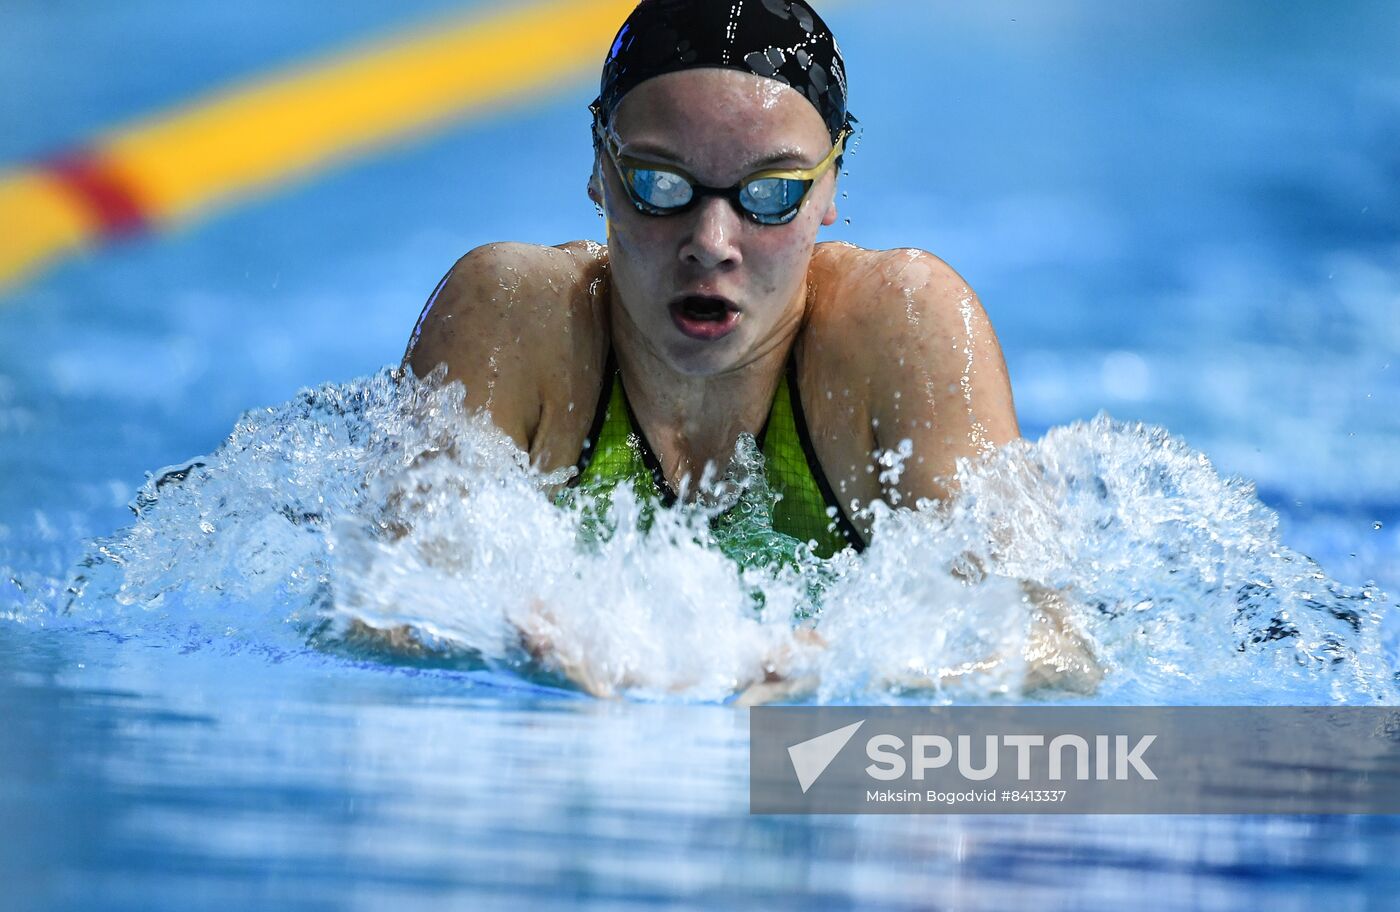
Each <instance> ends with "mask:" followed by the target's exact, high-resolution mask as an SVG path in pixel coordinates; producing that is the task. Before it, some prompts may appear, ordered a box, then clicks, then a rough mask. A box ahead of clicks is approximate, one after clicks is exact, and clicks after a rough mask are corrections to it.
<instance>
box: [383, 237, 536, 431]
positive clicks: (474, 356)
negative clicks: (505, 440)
mask: <svg viewBox="0 0 1400 912" xmlns="http://www.w3.org/2000/svg"><path fill="white" fill-rule="evenodd" d="M546 250H547V248H538V247H534V246H532V245H529V244H512V243H498V244H487V245H485V246H483V247H478V248H476V249H475V250H472V251H471V252H470V253H468V254H467V255H466V256H464V257H462V258H461V259H460V260H458V261H457V263H456V265H454V266H453V267H452V269H451V270H450V271H449V272H448V274H447V276H446V277H445V278H444V279H443V280H442V282H441V283H440V284H439V285H438V287H437V290H436V291H435V292H434V293H433V295H432V297H431V298H430V299H429V300H428V303H427V306H425V307H424V308H423V313H422V315H421V316H420V317H419V318H418V324H417V326H416V327H415V329H414V331H413V337H412V338H411V339H410V340H409V344H408V350H407V351H406V352H405V353H404V359H403V366H404V367H406V368H408V369H409V370H412V371H413V373H414V375H415V376H417V377H420V378H421V377H426V376H428V375H429V374H430V373H432V371H433V370H434V369H435V368H437V367H438V366H439V365H445V366H446V370H447V374H446V378H445V379H446V380H447V381H448V382H451V381H454V380H455V381H461V383H462V385H463V386H464V387H465V388H466V405H467V407H468V408H469V409H473V410H485V411H486V412H487V413H488V414H490V416H491V420H492V422H493V423H494V424H495V425H496V426H497V427H499V428H500V429H501V430H503V431H504V432H505V433H506V434H508V435H509V436H510V438H511V440H513V441H514V442H515V444H516V446H518V447H520V448H521V449H522V450H524V451H526V452H529V450H530V441H531V439H532V438H533V436H534V434H535V430H536V428H537V427H538V424H539V417H540V413H541V392H540V384H539V379H538V373H537V368H536V359H535V358H533V357H531V356H532V354H534V352H532V350H531V349H532V342H533V340H534V338H535V337H537V336H538V335H539V326H540V325H541V323H544V322H545V321H544V320H542V319H541V314H540V310H541V309H542V308H548V307H549V306H550V303H551V302H550V301H549V292H548V289H546V288H544V287H540V286H543V285H544V282H543V281H541V274H540V272H541V270H540V265H541V260H542V259H543V258H544V257H545V256H546V255H547V254H546V253H545V251H546ZM546 281H547V276H546ZM532 321H533V322H532Z"/></svg>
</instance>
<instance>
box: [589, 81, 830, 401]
mask: <svg viewBox="0 0 1400 912" xmlns="http://www.w3.org/2000/svg"><path fill="white" fill-rule="evenodd" d="M613 130H614V132H615V133H616V135H617V137H618V139H619V140H620V142H621V148H620V150H619V151H620V154H621V155H623V156H625V157H628V158H633V159H642V160H644V161H646V162H648V163H655V164H656V165H657V166H658V167H660V168H665V167H666V166H668V165H669V166H671V167H673V168H676V169H678V170H681V171H684V172H685V173H687V174H689V175H691V176H692V177H694V179H695V180H696V181H698V182H699V183H701V184H704V185H707V186H711V187H732V186H734V185H735V184H738V183H739V182H740V181H741V180H743V179H744V178H745V177H748V176H749V175H751V174H753V173H754V172H755V171H760V170H765V169H774V168H811V167H813V166H814V165H816V164H818V163H820V162H821V161H822V159H823V158H824V157H825V156H826V154H827V152H828V151H830V149H831V137H830V135H829V134H828V133H827V129H826V124H825V123H824V121H823V120H822V118H821V115H819V114H818V113H817V111H816V109H815V108H814V107H812V105H811V104H810V103H809V102H808V101H807V100H806V99H805V98H804V97H802V96H801V95H799V94H798V93H797V92H796V91H795V90H793V89H792V88H790V87H788V86H785V85H782V84H781V83H778V82H775V81H773V80H770V79H763V78H761V77H759V76H753V75H750V74H747V73H742V72H738V71H735V70H725V69H694V70H685V71H682V72H678V73H668V74H666V75H664V76H659V77H657V78H655V79H651V80H648V81H646V82H644V83H642V84H641V85H639V86H637V88H635V89H633V90H632V91H631V92H629V93H628V95H627V97H626V98H624V99H623V101H622V103H621V104H620V105H619V106H618V108H617V111H616V113H615V116H614V118H613ZM597 164H598V166H597V168H596V169H595V173H594V179H593V181H592V182H591V183H590V185H589V195H590V196H592V197H593V198H594V200H595V201H596V202H599V203H601V204H603V205H604V206H605V207H606V211H607V215H608V222H609V233H608V249H609V262H610V264H611V271H612V282H613V290H614V295H615V299H616V300H617V302H618V303H619V304H620V305H621V309H622V313H621V314H618V315H617V316H618V319H624V320H628V321H629V322H630V323H632V324H633V325H634V326H635V327H636V329H637V330H638V331H640V333H641V335H642V336H643V338H644V339H645V340H646V341H647V343H648V344H649V347H651V348H652V349H653V350H654V351H655V352H656V354H657V355H659V356H660V357H661V358H662V359H663V360H665V361H666V362H667V363H669V364H670V365H671V366H672V367H673V368H674V369H675V370H676V371H678V372H680V373H683V374H688V375H693V376H703V375H709V374H714V373H718V372H720V371H724V370H729V369H732V368H733V367H735V366H738V365H741V364H744V363H747V362H748V361H749V360H751V359H752V358H754V357H756V356H759V355H762V354H765V353H767V352H768V351H770V350H771V348H772V347H773V345H775V344H776V343H778V342H779V341H781V340H783V339H785V338H786V337H787V336H789V335H790V334H791V333H793V332H794V331H795V329H796V326H797V321H798V320H799V319H800V318H801V315H802V311H803V307H804V303H805V289H806V279H807V268H808V265H809V263H810V262H811V258H812V251H813V247H814V245H815V243H816V237H817V229H818V228H819V227H820V226H822V225H830V224H832V223H833V222H834V221H835V220H836V207H835V204H834V202H833V199H834V197H835V192H836V174H835V169H834V168H832V169H830V170H828V171H827V172H826V173H825V174H823V175H822V176H821V178H820V179H819V180H818V181H817V182H816V184H815V185H814V186H813V187H812V190H811V193H810V194H809V195H808V196H807V198H806V200H805V202H804V203H803V206H802V209H801V211H799V212H798V214H797V217H796V218H794V219H793V220H792V221H791V222H789V223H788V224H786V225H772V226H770V225H760V224H758V223H756V222H754V221H752V220H751V219H749V218H748V217H747V216H745V215H743V214H741V213H740V212H739V211H738V210H737V209H736V208H735V207H734V206H733V205H732V204H731V203H730V201H729V200H727V199H724V198H721V197H714V196H711V197H704V198H702V199H701V200H700V201H699V203H698V205H696V206H695V207H694V208H692V209H690V210H689V211H688V212H682V213H678V214H674V215H666V216H660V217H658V216H650V215H646V214H644V213H641V212H638V211H637V210H636V208H635V207H634V206H633V205H632V203H631V202H630V201H629V199H628V197H627V194H626V192H625V191H624V190H623V187H622V184H621V181H620V178H619V177H618V174H617V171H616V170H615V169H614V167H613V165H612V164H611V162H610V160H609V158H608V156H607V155H606V153H604V154H602V155H601V156H600V159H599V161H598V163H597ZM600 180H601V185H600V183H599V181H600ZM690 295H698V296H704V297H709V298H724V299H727V300H728V301H729V302H731V303H732V304H733V305H735V306H736V307H737V308H738V317H737V322H736V324H735V325H734V328H733V329H732V331H730V332H729V333H728V334H727V335H724V336H723V337H722V338H719V339H715V340H701V339H696V338H693V337H692V336H691V335H687V334H686V333H685V332H684V331H683V330H682V328H681V327H680V326H679V325H678V324H677V321H676V319H675V318H674V317H673V313H672V305H673V304H675V303H676V302H677V301H679V300H681V299H683V298H685V297H686V296H690Z"/></svg>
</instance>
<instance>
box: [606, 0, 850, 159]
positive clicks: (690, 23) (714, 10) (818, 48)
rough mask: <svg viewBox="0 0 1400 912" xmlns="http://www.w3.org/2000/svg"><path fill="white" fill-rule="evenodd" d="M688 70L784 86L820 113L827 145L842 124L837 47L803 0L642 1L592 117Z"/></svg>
mask: <svg viewBox="0 0 1400 912" xmlns="http://www.w3.org/2000/svg"><path fill="white" fill-rule="evenodd" d="M696 67H724V68H726V69H734V70H740V71H742V72H745V73H754V74H756V75H758V76H763V77H766V78H768V79H774V80H777V81H778V82H781V83H784V84H785V85H789V86H792V87H793V88H794V89H796V90H797V91H799V92H801V93H802V94H803V95H804V96H805V97H806V98H807V100H808V101H810V102H811V103H812V105H813V106H814V107H815V108H816V109H817V112H818V113H819V114H821V116H822V120H824V121H826V128H827V130H828V131H830V133H831V138H832V141H833V142H834V141H835V140H836V136H837V134H839V133H840V132H841V130H842V128H843V127H845V126H846V125H847V121H848V118H847V115H846V66H845V64H844V63H843V62H842V60H841V49H840V48H838V47H837V46H836V38H835V36H833V35H832V34H831V29H829V28H827V27H826V23H825V22H823V21H822V19H821V17H820V16H818V15H817V14H816V11H814V10H813V9H812V8H811V7H810V6H808V5H807V3H805V2H804V0H642V2H641V3H639V4H637V8H636V9H635V10H633V11H632V15H631V16H628V17H627V21H626V22H625V23H623V25H622V29H621V30H620V31H619V32H618V33H617V39H616V40H615V41H613V45H612V50H611V51H609V52H608V59H607V61H606V62H605V63H604V64H603V81H602V82H603V84H602V92H601V94H599V96H598V100H597V101H595V102H594V103H593V111H594V114H595V116H597V117H598V118H600V119H601V120H602V121H603V122H605V123H606V122H607V121H609V120H611V119H612V115H613V113H614V112H615V111H616V110H617V106H618V104H619V103H620V102H621V101H622V97H623V96H624V95H626V94H627V93H628V92H630V91H632V90H633V89H634V88H636V87H637V86H638V85H640V84H641V83H643V82H645V81H647V80H648V79H651V78H652V77H654V76H661V75H663V74H665V73H674V72H676V71H678V70H689V69H694V68H696Z"/></svg>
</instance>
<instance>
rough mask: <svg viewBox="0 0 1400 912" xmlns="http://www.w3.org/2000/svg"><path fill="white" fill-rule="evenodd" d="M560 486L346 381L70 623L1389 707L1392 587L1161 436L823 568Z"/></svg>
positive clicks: (890, 514)
mask: <svg viewBox="0 0 1400 912" xmlns="http://www.w3.org/2000/svg"><path fill="white" fill-rule="evenodd" d="M909 455H910V454H909V453H907V452H902V451H894V452H891V453H889V454H885V456H884V458H882V459H881V467H882V469H883V471H885V472H896V473H897V472H899V471H902V470H903V463H904V461H905V460H906V459H907V458H908V457H909ZM739 456H740V458H739V459H738V460H737V465H738V466H739V470H738V474H731V476H730V477H729V478H727V479H726V481H727V482H732V483H734V489H735V490H738V491H740V492H741V497H742V498H748V500H745V501H744V502H745V503H746V504H749V505H750V506H752V504H753V503H757V504H758V509H756V510H755V511H754V514H753V515H755V516H758V517H760V518H761V517H762V516H763V515H765V514H764V509H763V507H764V504H765V503H766V501H765V500H764V498H765V497H766V496H767V493H766V487H765V486H764V485H763V484H762V483H761V481H758V482H755V481H753V480H752V479H751V478H748V477H746V475H745V473H746V472H748V471H749V470H751V469H752V468H753V467H755V466H756V465H757V464H758V461H759V460H760V459H761V457H759V456H758V455H757V453H756V451H755V450H754V448H753V445H752V440H751V438H741V445H740V452H739ZM760 478H761V476H760ZM561 481H563V474H562V473H556V474H555V475H553V476H547V477H546V476H541V475H539V474H537V473H534V472H532V471H531V470H530V469H529V468H528V460H527V459H526V456H525V454H523V453H521V452H519V451H518V450H517V449H516V448H515V447H514V445H513V444H512V443H511V442H510V440H509V439H508V438H507V437H506V436H505V435H504V434H503V433H501V432H500V431H499V430H497V429H496V428H494V427H493V426H492V425H491V424H490V423H489V422H488V421H487V420H486V419H485V418H483V417H481V416H480V415H474V414H468V413H467V412H466V410H465V408H464V406H463V391H462V389H461V387H460V385H455V384H454V385H451V386H447V387H439V386H435V385H433V384H431V383H419V382H417V381H414V380H413V379H412V378H405V377H400V376H399V375H398V374H397V373H396V372H393V371H387V370H386V371H384V372H382V373H380V374H379V375H377V376H375V377H372V378H368V379H366V380H361V381H355V382H352V383H346V384H342V385H327V386H324V387H321V388H319V389H317V390H314V391H306V392H303V393H302V394H301V395H299V396H298V397H297V398H296V399H294V400H293V401H292V402H290V403H288V404H286V405H284V406H282V407H280V408H277V409H267V410H263V411H259V412H253V413H249V414H248V415H246V416H245V417H244V418H243V419H242V420H241V421H240V422H239V423H238V425H237V426H236V427H235V429H234V432H233V434H232V435H231V436H230V438H229V439H228V441H226V442H225V444H224V445H223V446H222V447H220V448H219V449H218V450H217V451H215V452H214V453H212V454H210V455H209V456H207V457H202V458H200V459H198V460H195V461H193V462H191V463H189V464H187V465H186V466H183V467H180V468H178V469H177V470H167V471H165V472H162V473H157V475H155V476H153V477H152V479H151V480H150V481H149V482H148V483H147V484H146V485H145V487H144V488H143V489H142V492H141V494H140V495H139V496H138V498H137V501H136V502H135V503H134V504H133V509H134V510H135V512H136V518H135V521H134V522H133V524H132V525H131V526H130V527H129V528H127V529H125V530H123V531H121V532H120V533H118V534H116V535H114V536H111V537H109V538H106V539H103V540H99V541H97V542H95V543H94V545H93V547H92V550H91V552H90V554H89V556H88V558H87V559H86V560H85V561H84V562H83V565H82V566H81V567H79V568H78V569H77V570H76V571H75V573H74V576H73V579H72V582H71V586H70V600H69V604H68V610H69V613H70V615H71V616H72V617H74V618H76V619H82V618H91V619H93V620H94V622H101V623H103V624H107V625H121V626H123V627H124V629H127V630H133V631H140V630H142V629H146V630H151V629H155V628H156V627H158V626H159V625H161V624H165V625H172V624H177V623H178V624H183V625H189V624H195V625H201V626H202V627H204V628H207V629H210V630H219V631H224V634H225V635H227V636H235V637H242V638H245V639H248V640H252V641H256V642H264V643H275V644H282V645H283V646H286V647H290V646H292V645H296V646H298V647H300V648H305V646H306V645H307V644H308V643H309V644H311V645H314V646H315V647H317V648H321V649H330V650H333V651H345V650H349V651H352V652H354V653H355V654H356V655H357V656H359V657H362V658H363V657H369V658H371V659H374V660H376V661H382V662H410V663H413V662H418V663H422V662H428V663H430V664H448V665H451V666H453V667H456V668H479V667H486V668H493V669H497V670H501V669H505V670H508V671H510V672H512V673H515V674H519V675H521V676H522V677H526V678H535V679H539V680H543V681H546V682H550V683H567V684H570V685H572V686H577V687H579V688H581V689H584V690H586V691H588V692H591V693H594V694H598V695H608V696H611V695H623V694H625V695H628V696H631V697H640V698H648V699H687V700H723V699H727V698H730V697H731V696H733V695H736V694H738V695H740V698H741V699H745V700H758V699H775V698H778V699H783V698H787V699H817V700H821V701H846V700H895V699H905V698H913V699H917V700H919V701H929V700H934V701H946V700H959V701H965V700H987V699H1021V698H1024V697H1025V695H1026V693H1027V692H1028V691H1029V690H1031V689H1032V688H1033V687H1034V686H1035V685H1042V686H1041V688H1040V690H1039V691H1038V692H1039V693H1042V694H1046V695H1049V696H1051V697H1057V696H1058V697H1063V696H1064V695H1065V693H1066V691H1071V692H1072V691H1086V690H1094V689H1095V688H1097V695H1096V699H1100V700H1103V701H1106V702H1124V703H1156V702H1166V703H1182V702H1187V703H1189V702H1220V703H1228V702H1297V703H1308V702H1332V701H1337V702H1376V701H1393V699H1394V697H1395V696H1396V694H1395V684H1394V672H1393V668H1392V667H1391V664H1390V663H1391V662H1392V661H1393V659H1390V658H1388V657H1387V656H1386V655H1385V653H1384V650H1383V648H1382V644H1381V641H1380V636H1379V632H1378V631H1379V616H1380V612H1381V610H1382V605H1383V604H1384V602H1385V596H1384V594H1383V593H1380V592H1378V591H1376V590H1375V589H1374V588H1362V589H1348V588H1346V587H1343V586H1341V585H1340V584H1338V583H1336V582H1334V581H1332V580H1330V579H1328V578H1327V576H1326V575H1325V574H1324V573H1323V572H1322V571H1321V570H1320V569H1319V568H1318V567H1317V566H1316V565H1315V564H1313V563H1312V562H1311V561H1310V560H1308V559H1307V558H1306V557H1305V556H1303V555H1300V554H1297V553H1295V552H1293V551H1291V550H1289V549H1288V548H1287V547H1286V546H1284V545H1283V544H1282V543H1281V542H1280V541H1279V539H1278V529H1277V521H1276V517H1275V516H1274V514H1273V513H1272V512H1270V511H1269V510H1268V509H1267V508H1265V507H1264V506H1262V505H1261V504H1260V503H1259V502H1258V500H1257V499H1256V498H1255V497H1254V492H1253V489H1252V486H1250V485H1249V484H1247V483H1245V482H1243V481H1241V480H1239V479H1230V478H1221V477H1220V476H1219V475H1218V473H1216V472H1215V470H1214V469H1213V467H1212V466H1211V464H1210V462H1209V460H1207V459H1206V457H1205V456H1204V455H1202V454H1200V453H1198V452H1195V451H1193V450H1191V449H1190V448H1189V447H1187V446H1186V445H1185V444H1184V443H1183V442H1181V441H1180V440H1178V439H1176V438H1174V437H1172V436H1171V435H1169V434H1168V433H1166V432H1165V431H1163V430H1160V429H1157V428H1151V427H1144V426H1141V425H1125V424H1120V423H1117V422H1114V421H1112V420H1110V419H1108V418H1107V417H1103V416H1101V417H1100V418H1098V419H1095V420H1094V421H1092V422H1088V423H1080V424H1076V425H1072V426H1068V427H1063V428H1058V429H1055V430H1054V431H1052V432H1051V433H1050V434H1048V435H1047V436H1046V438H1045V439H1044V440H1042V441H1040V442H1037V443H1030V442H1024V441H1022V442H1018V443H1016V444H1013V445H1011V446H1008V447H1005V448H1003V449H1001V450H1000V451H998V452H997V453H995V454H993V455H992V456H991V457H990V458H988V459H986V460H983V461H981V462H978V463H975V464H974V463H968V462H964V463H963V464H961V465H960V466H959V469H958V479H957V481H958V484H959V485H960V487H961V490H962V492H963V494H962V496H961V497H960V498H959V499H957V500H956V501H955V502H954V503H953V504H952V505H951V506H950V507H949V508H947V509H946V510H945V511H944V512H938V511H936V510H935V509H934V508H933V507H932V505H929V504H920V505H919V508H918V509H907V508H904V507H898V508H894V509H892V508H890V507H887V506H885V505H884V504H880V503H876V504H874V505H871V506H870V507H869V508H867V509H868V510H869V512H870V513H871V515H872V517H873V519H874V522H875V529H876V531H875V535H874V539H873V542H872V544H871V547H870V548H869V549H868V550H867V552H866V553H864V554H863V555H856V554H854V553H853V552H847V553H845V554H842V555H838V556H837V557H836V558H834V559H832V560H830V561H821V560H818V559H816V558H814V557H812V556H811V555H810V553H808V552H806V550H805V548H804V547H802V546H800V545H798V543H796V542H795V541H793V540H792V539H789V538H787V537H786V536H782V535H779V534H776V533H772V532H771V531H767V532H764V530H762V529H758V530H757V531H755V529H753V528H749V529H748V530H747V531H746V532H745V533H744V534H745V535H747V536H749V537H748V538H746V539H744V541H743V542H742V543H741V545H736V544H735V543H734V542H733V541H730V542H729V543H728V544H726V543H725V541H723V540H722V539H723V536H722V535H721V534H720V532H718V531H714V530H712V528H711V526H710V524H709V520H710V518H712V517H713V516H714V515H716V514H717V513H718V512H719V510H720V507H717V506H712V507H689V508H683V509H678V510H665V509H654V508H653V505H651V504H650V503H649V502H647V501H645V500H643V499H640V498H638V497H637V496H635V495H634V494H633V492H632V491H631V490H630V489H627V488H623V489H620V490H618V491H616V492H615V493H614V495H613V496H612V497H611V498H610V500H608V501H606V502H601V501H596V500H592V499H590V498H583V499H582V500H580V501H579V502H578V503H574V504H572V505H568V506H562V505H556V504H555V503H552V502H551V500H550V499H549V497H548V495H547V494H546V489H547V488H548V487H549V486H550V485H551V484H558V483H559V482H561ZM731 502H732V498H731ZM599 516H601V517H602V520H603V521H602V522H601V524H599V523H598V521H597V520H598V517H599ZM760 525H761V523H760ZM736 554H737V555H743V556H744V559H743V560H740V561H736V560H733V559H731V557H733V556H734V555H736ZM1086 655H1087V656H1092V657H1093V658H1092V664H1090V663H1089V660H1088V659H1086ZM1028 656H1029V658H1028ZM1094 666H1097V668H1095V667H1094ZM1046 669H1049V671H1048V672H1047V670H1046ZM1098 669H1101V670H1102V680H1101V681H1100V680H1098V675H1099V671H1098Z"/></svg>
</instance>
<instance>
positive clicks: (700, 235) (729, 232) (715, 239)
mask: <svg viewBox="0 0 1400 912" xmlns="http://www.w3.org/2000/svg"><path fill="white" fill-rule="evenodd" d="M689 218H690V223H691V224H690V228H691V230H690V234H689V235H687V236H686V239H685V242H684V243H683V244H682V245H681V250H680V254H681V259H682V260H684V261H685V262H686V263H687V264H688V265H692V266H699V267H701V268H703V269H722V268H733V267H735V266H738V265H739V263H741V262H742V261H743V255H742V254H741V253H740V251H739V232H740V229H741V228H742V227H743V226H742V224H741V223H740V221H739V214H738V213H737V212H735V211H734V207H733V206H731V205H730V204H729V201H728V200H725V199H721V198H719V197H711V198H709V199H705V200H701V201H700V204H699V205H698V206H696V207H695V210H694V212H693V213H692V214H691V215H690V217H689Z"/></svg>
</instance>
